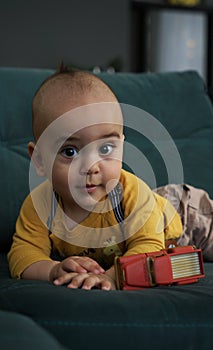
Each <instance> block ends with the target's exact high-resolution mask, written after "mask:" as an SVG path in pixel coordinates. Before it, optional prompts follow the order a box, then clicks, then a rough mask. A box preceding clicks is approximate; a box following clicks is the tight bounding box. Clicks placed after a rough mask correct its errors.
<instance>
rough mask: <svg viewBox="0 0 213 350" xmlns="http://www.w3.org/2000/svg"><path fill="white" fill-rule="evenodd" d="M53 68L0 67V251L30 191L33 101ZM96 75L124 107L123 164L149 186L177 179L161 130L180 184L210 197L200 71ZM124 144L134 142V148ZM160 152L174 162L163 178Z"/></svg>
mask: <svg viewBox="0 0 213 350" xmlns="http://www.w3.org/2000/svg"><path fill="white" fill-rule="evenodd" d="M52 73H53V70H47V69H46V70H45V69H22V68H19V69H16V68H0V161H1V182H0V186H1V188H0V190H1V197H2V199H1V204H0V218H1V225H0V251H6V250H7V249H8V248H9V245H10V243H11V237H12V234H13V232H14V229H15V221H16V218H17V216H18V212H19V210H20V206H21V204H22V202H23V200H24V198H25V196H26V195H27V193H28V192H29V185H28V172H29V157H28V153H27V143H28V142H29V141H30V140H32V129H31V102H32V98H33V95H34V93H35V91H36V90H37V88H38V87H39V85H40V84H41V83H42V82H43V80H44V79H46V78H47V77H48V76H50V75H51V74H52ZM99 76H100V78H101V79H103V80H104V81H105V82H106V83H107V84H108V85H109V86H110V87H111V88H112V90H113V91H114V92H115V94H116V96H117V97H118V100H119V101H120V102H121V103H122V104H127V105H122V108H124V114H125V118H126V119H125V124H126V125H127V126H126V128H125V135H126V140H127V142H126V144H127V146H128V147H126V154H125V159H124V163H125V164H124V166H125V167H126V168H128V169H129V168H130V169H132V159H133V160H134V157H135V159H136V161H135V162H133V165H134V166H133V169H132V170H133V171H135V167H137V169H136V170H137V171H138V174H139V176H141V177H142V178H144V180H145V181H146V182H148V183H149V185H150V186H153V184H154V185H156V186H161V185H163V184H166V183H168V181H170V182H171V181H172V182H174V181H175V180H176V179H178V177H177V176H176V172H177V171H176V169H175V167H176V166H177V164H178V166H179V159H178V158H175V157H176V156H177V154H176V153H174V150H173V143H171V142H172V141H171V140H170V139H169V140H168V139H166V140H165V136H166V137H168V134H166V131H165V129H166V130H168V132H169V134H170V135H171V138H172V139H174V141H175V144H176V146H177V149H178V151H179V153H180V157H181V161H182V164H183V170H184V178H183V181H185V182H187V183H190V184H192V185H194V186H197V187H201V188H204V189H205V190H207V191H208V192H209V194H210V195H211V196H213V183H212V174H213V171H212V170H213V165H212V163H211V160H212V149H213V108H212V104H211V101H210V99H209V97H208V96H207V94H206V90H205V85H204V83H203V81H202V79H201V78H200V76H199V75H198V74H197V73H196V72H195V71H186V72H174V73H172V72H170V73H158V74H154V73H147V74H133V73H119V74H105V73H102V74H100V75H99ZM131 106H136V107H137V108H135V107H131ZM138 108H140V109H143V110H144V111H146V112H148V113H150V114H151V116H153V117H155V118H157V120H158V121H159V122H160V123H161V124H159V123H157V121H155V119H154V118H153V119H152V117H149V114H147V113H146V112H141V110H140V109H138ZM135 118H137V121H136V123H135ZM127 119H128V120H129V121H130V122H127V121H126V120H127ZM147 121H148V123H149V128H148V129H147V125H146V124H147ZM161 126H162V127H161ZM143 130H145V131H144V133H143ZM147 132H148V133H149V135H147ZM158 139H159V140H158ZM158 141H159V143H155V142H158ZM153 142H154V143H155V145H153ZM131 145H135V146H136V147H137V149H138V151H137V152H136V153H134V152H135V149H133V148H131ZM158 146H159V147H158ZM162 152H163V157H162ZM179 153H178V155H179ZM134 154H135V156H134ZM165 154H166V157H167V156H168V158H166V161H167V160H168V159H169V167H170V168H171V166H172V164H173V163H174V164H173V165H174V170H173V173H174V174H173V175H174V176H173V175H172V174H171V173H170V174H169V176H168V169H167V164H165V157H164V156H165ZM172 162H173V163H172ZM170 170H171V169H170ZM137 171H136V173H137ZM153 177H154V180H155V181H154V182H153Z"/></svg>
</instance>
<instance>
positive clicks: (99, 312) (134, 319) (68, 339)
mask: <svg viewBox="0 0 213 350" xmlns="http://www.w3.org/2000/svg"><path fill="white" fill-rule="evenodd" d="M205 272H206V277H205V278H204V279H201V280H200V281H199V282H198V283H195V284H189V285H185V286H168V287H155V288H148V289H146V290H141V291H109V292H106V291H101V290H97V289H94V290H91V291H85V290H81V289H77V290H76V289H72V290H71V289H68V288H66V287H65V286H63V287H56V286H54V285H51V284H50V283H48V282H41V281H27V280H21V281H19V280H18V281H16V280H10V281H9V280H7V281H4V280H1V288H0V308H2V309H7V310H11V311H14V310H16V311H17V312H20V313H22V314H24V315H27V316H30V317H32V319H33V320H35V321H36V323H38V324H39V325H40V326H42V327H44V328H46V329H47V330H48V331H50V332H51V333H52V334H54V336H55V337H56V338H57V339H58V340H59V341H60V343H61V344H63V345H64V346H66V347H67V348H70V349H87V348H89V349H93V350H99V349H101V350H108V349H117V348H119V349H126V350H132V349H134V350H141V349H143V350H150V349H159V350H169V349H171V348H172V349H174V350H176V349H177V350H180V349H182V348H183V349H193V350H200V349H202V350H209V349H211V348H212V337H211V332H212V329H213V317H212V306H213V304H212V303H213V264H212V263H206V264H205Z"/></svg>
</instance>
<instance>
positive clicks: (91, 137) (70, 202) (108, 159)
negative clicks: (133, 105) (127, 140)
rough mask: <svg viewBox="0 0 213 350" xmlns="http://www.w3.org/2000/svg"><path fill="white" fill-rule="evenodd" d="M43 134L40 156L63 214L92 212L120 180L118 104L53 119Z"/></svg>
mask: <svg viewBox="0 0 213 350" xmlns="http://www.w3.org/2000/svg"><path fill="white" fill-rule="evenodd" d="M48 129H49V130H48ZM47 131H48V132H47V134H46V136H47V137H46V136H45V138H44V140H45V142H44V140H42V142H41V154H42V157H43V159H44V160H45V169H46V170H45V172H46V174H47V175H48V177H49V178H50V179H51V180H52V184H53V188H54V190H55V191H56V192H57V193H58V194H59V195H60V196H61V198H62V201H63V206H64V209H65V212H68V211H69V210H68V208H73V207H74V206H79V207H83V208H84V209H86V210H92V208H93V207H94V206H95V204H96V203H97V202H98V201H100V200H101V199H102V198H104V197H105V196H106V194H107V193H109V192H110V191H111V190H112V189H113V188H114V187H115V185H116V184H117V183H118V181H119V178H120V171H121V167H122V152H123V126H122V116H121V112H120V108H119V105H118V104H117V103H110V102H107V103H96V104H91V105H88V106H83V107H80V108H77V109H74V110H71V111H70V112H67V113H65V114H64V115H62V116H61V117H59V118H57V119H55V121H53V123H51V125H50V127H48V128H47ZM45 132H46V131H45ZM44 135H45V133H44Z"/></svg>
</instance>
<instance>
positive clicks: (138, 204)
mask: <svg viewBox="0 0 213 350" xmlns="http://www.w3.org/2000/svg"><path fill="white" fill-rule="evenodd" d="M125 181H126V183H125V184H123V187H124V188H125V194H124V197H123V203H122V204H123V207H124V213H125V220H124V225H123V227H124V234H125V238H126V252H125V254H124V255H133V254H139V253H148V252H154V251H159V250H161V249H163V248H165V238H166V236H169V235H170V236H175V237H179V236H180V234H181V233H182V224H181V220H180V218H179V216H178V214H177V213H176V211H175V209H174V208H173V206H172V205H171V204H170V203H169V204H168V205H167V202H166V200H165V199H164V198H163V197H160V196H156V195H155V193H154V192H153V191H152V190H151V189H150V188H149V187H148V186H147V185H146V184H145V183H144V182H143V181H141V180H140V179H138V178H136V177H133V176H132V175H130V176H129V177H128V178H127V180H125Z"/></svg>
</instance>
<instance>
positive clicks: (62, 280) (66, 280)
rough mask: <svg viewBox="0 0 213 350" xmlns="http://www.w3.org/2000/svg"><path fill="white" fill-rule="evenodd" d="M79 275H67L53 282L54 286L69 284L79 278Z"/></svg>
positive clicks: (73, 273)
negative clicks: (76, 277)
mask: <svg viewBox="0 0 213 350" xmlns="http://www.w3.org/2000/svg"><path fill="white" fill-rule="evenodd" d="M77 275H78V274H77V273H75V272H71V273H65V274H64V275H62V276H60V277H58V278H56V279H55V280H54V281H53V284H55V285H56V286H62V285H63V284H68V283H70V282H71V281H72V279H73V278H74V277H75V276H77Z"/></svg>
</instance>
